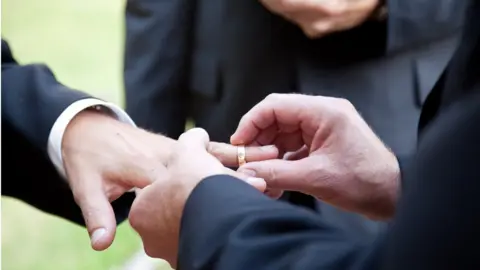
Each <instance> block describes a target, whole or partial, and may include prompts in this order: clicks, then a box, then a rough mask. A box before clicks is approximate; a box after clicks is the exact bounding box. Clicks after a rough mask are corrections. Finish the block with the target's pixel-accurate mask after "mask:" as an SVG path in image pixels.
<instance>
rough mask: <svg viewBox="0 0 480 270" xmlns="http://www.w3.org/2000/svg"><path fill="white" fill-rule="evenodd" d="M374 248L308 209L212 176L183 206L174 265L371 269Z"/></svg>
mask: <svg viewBox="0 0 480 270" xmlns="http://www.w3.org/2000/svg"><path fill="white" fill-rule="evenodd" d="M362 241H365V240H362ZM372 241H373V240H372ZM375 246H376V245H375V244H374V243H373V242H361V241H359V240H357V239H356V238H355V236H353V235H350V234H348V232H344V231H342V230H339V229H337V228H335V227H333V226H331V225H330V224H328V223H327V222H325V221H324V220H322V218H321V217H320V216H319V215H317V214H315V213H314V212H312V211H309V210H307V209H303V208H300V207H295V206H292V205H289V204H287V203H284V202H281V201H275V200H272V199H269V198H267V197H266V196H264V195H263V194H261V193H259V192H258V191H256V190H254V189H253V188H252V187H250V186H248V185H247V184H245V183H243V182H241V181H239V180H237V179H235V178H232V177H230V176H212V177H210V178H207V179H205V180H204V181H202V182H201V183H200V184H199V185H198V186H197V187H196V188H195V190H194V191H193V193H192V195H191V196H190V198H189V199H188V202H187V204H186V207H185V210H184V214H183V220H182V225H181V232H180V246H179V261H178V266H179V269H184V270H206V269H229V270H236V269H238V270H243V269H299V270H304V269H330V270H335V269H369V270H372V269H375V267H376V261H375V260H373V258H374V257H373V256H370V255H371V254H375V253H376V252H377V251H376V250H375V249H374V247H375Z"/></svg>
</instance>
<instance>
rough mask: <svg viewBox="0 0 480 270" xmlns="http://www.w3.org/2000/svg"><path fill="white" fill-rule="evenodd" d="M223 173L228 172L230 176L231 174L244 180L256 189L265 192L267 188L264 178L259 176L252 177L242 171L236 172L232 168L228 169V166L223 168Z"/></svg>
mask: <svg viewBox="0 0 480 270" xmlns="http://www.w3.org/2000/svg"><path fill="white" fill-rule="evenodd" d="M225 174H228V175H230V176H233V177H235V178H238V179H240V180H242V181H245V182H246V183H248V184H250V185H251V186H253V187H254V188H255V189H257V190H258V191H260V192H265V190H266V188H267V184H266V182H265V180H264V179H262V178H259V177H254V176H250V175H247V174H244V173H240V172H236V171H233V170H230V169H228V168H225Z"/></svg>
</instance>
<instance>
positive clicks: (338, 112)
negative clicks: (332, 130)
mask: <svg viewBox="0 0 480 270" xmlns="http://www.w3.org/2000/svg"><path fill="white" fill-rule="evenodd" d="M333 108H334V109H333V110H332V120H333V121H340V123H343V122H344V121H345V120H347V119H348V117H349V115H351V114H352V112H355V111H356V110H355V106H354V105H353V104H352V103H351V102H350V101H349V100H347V99H345V98H335V101H334V106H333Z"/></svg>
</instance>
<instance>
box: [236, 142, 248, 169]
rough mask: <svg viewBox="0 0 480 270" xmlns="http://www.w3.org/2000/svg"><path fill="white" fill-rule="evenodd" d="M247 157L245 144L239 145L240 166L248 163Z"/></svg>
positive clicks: (238, 157)
mask: <svg viewBox="0 0 480 270" xmlns="http://www.w3.org/2000/svg"><path fill="white" fill-rule="evenodd" d="M245 157H246V153H245V146H244V145H239V146H237V160H238V167H240V166H242V165H244V164H245V163H247V160H246V159H245Z"/></svg>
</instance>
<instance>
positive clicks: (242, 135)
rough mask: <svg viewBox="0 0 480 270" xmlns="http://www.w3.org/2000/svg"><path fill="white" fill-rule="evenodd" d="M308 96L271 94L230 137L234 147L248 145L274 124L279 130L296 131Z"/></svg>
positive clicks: (252, 110)
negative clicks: (286, 128)
mask: <svg viewBox="0 0 480 270" xmlns="http://www.w3.org/2000/svg"><path fill="white" fill-rule="evenodd" d="M310 98H311V97H310V96H304V95H298V94H271V95H269V96H268V97H267V98H265V99H264V100H263V101H261V102H260V103H258V104H257V105H255V106H254V107H253V108H252V109H251V110H250V111H249V112H248V113H246V114H245V115H244V116H243V117H242V119H241V120H240V123H239V125H238V127H237V130H236V131H235V133H234V134H233V135H232V136H231V137H230V142H231V143H232V144H234V145H238V144H249V143H250V142H252V141H253V140H255V138H256V137H257V135H258V134H259V133H260V131H262V130H265V129H267V128H268V127H269V126H271V125H273V124H274V123H276V124H277V125H278V127H279V129H280V130H281V129H282V128H284V127H289V129H292V128H295V129H297V128H298V126H299V125H300V124H302V110H305V108H306V106H305V103H306V102H310V103H311V101H310Z"/></svg>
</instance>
